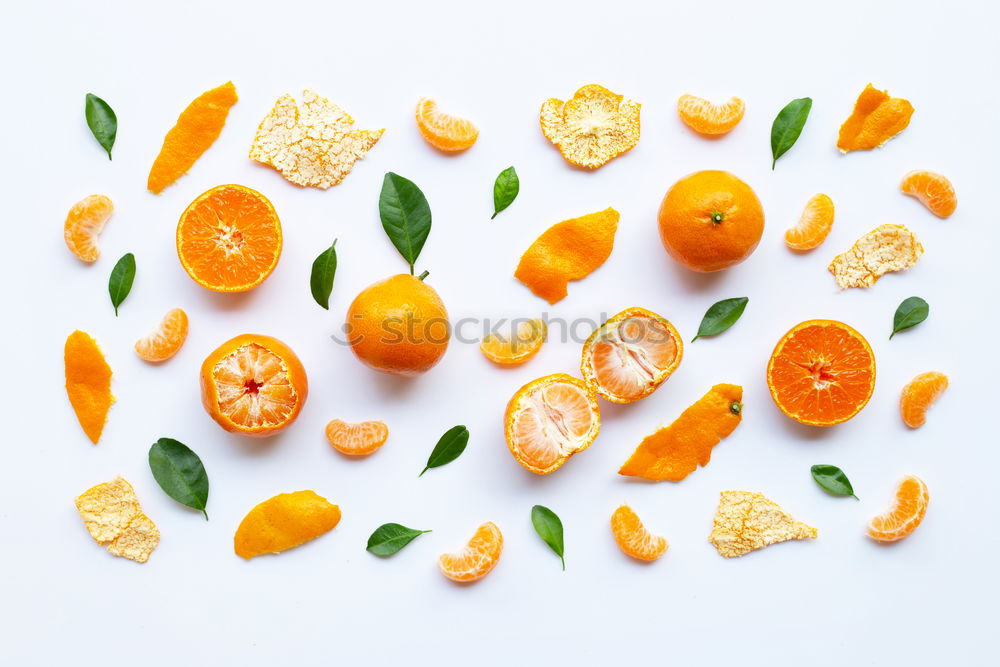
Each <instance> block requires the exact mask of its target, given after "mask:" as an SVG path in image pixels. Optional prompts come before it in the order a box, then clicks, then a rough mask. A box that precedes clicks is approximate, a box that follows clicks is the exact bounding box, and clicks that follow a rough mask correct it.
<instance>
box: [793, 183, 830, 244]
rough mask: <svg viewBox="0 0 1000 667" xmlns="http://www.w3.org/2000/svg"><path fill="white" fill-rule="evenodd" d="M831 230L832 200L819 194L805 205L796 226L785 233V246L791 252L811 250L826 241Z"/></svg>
mask: <svg viewBox="0 0 1000 667" xmlns="http://www.w3.org/2000/svg"><path fill="white" fill-rule="evenodd" d="M832 228H833V200H832V199H830V197H828V196H827V195H824V194H819V195H816V196H814V197H812V198H811V199H810V200H809V201H808V202H807V203H806V207H805V210H803V211H802V217H800V218H799V222H798V224H796V225H795V226H794V227H792V228H791V229H789V230H787V231H786V232H785V244H786V245H788V247H789V248H792V249H793V250H812V249H813V248H815V247H817V246H819V245H820V244H821V243H823V241H825V240H826V237H827V235H829V233H830V229H832Z"/></svg>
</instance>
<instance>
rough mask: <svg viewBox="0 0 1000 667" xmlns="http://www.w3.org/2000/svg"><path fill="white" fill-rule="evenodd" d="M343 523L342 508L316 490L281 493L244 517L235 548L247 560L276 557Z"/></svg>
mask: <svg viewBox="0 0 1000 667" xmlns="http://www.w3.org/2000/svg"><path fill="white" fill-rule="evenodd" d="M338 523H340V507H338V506H337V505H334V504H333V503H331V502H330V501H328V500H327V499H326V498H323V497H322V496H320V495H318V494H317V493H316V492H315V491H296V492H294V493H281V494H279V495H277V496H274V497H273V498H269V499H267V500H265V501H264V502H262V503H260V504H259V505H257V506H256V507H254V508H253V509H252V510H250V512H249V513H248V514H247V515H246V516H245V517H243V521H241V522H240V525H239V528H237V529H236V535H235V536H234V537H233V547H234V549H235V551H236V555H237V556H239V557H240V558H245V559H247V560H249V559H251V558H253V557H254V556H260V555H263V554H276V553H279V552H281V551H285V550H286V549H291V548H293V547H297V546H299V545H300V544H304V543H306V542H308V541H310V540H314V539H316V538H317V537H319V536H320V535H322V534H323V533H328V532H330V531H331V530H333V529H334V528H335V527H336V526H337V524H338Z"/></svg>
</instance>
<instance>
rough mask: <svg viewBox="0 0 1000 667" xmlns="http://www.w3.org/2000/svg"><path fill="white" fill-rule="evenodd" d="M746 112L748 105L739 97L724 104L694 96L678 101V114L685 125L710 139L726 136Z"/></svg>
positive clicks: (732, 98) (683, 96)
mask: <svg viewBox="0 0 1000 667" xmlns="http://www.w3.org/2000/svg"><path fill="white" fill-rule="evenodd" d="M744 111H746V105H745V104H744V103H743V100H741V99H740V98H738V97H731V98H729V101H728V102H724V103H722V104H715V103H714V102H710V101H709V100H706V99H705V98H703V97H696V96H694V95H681V96H680V98H679V99H678V100H677V113H678V115H680V117H681V120H682V121H684V124H685V125H687V126H688V127H690V128H691V129H692V130H694V131H695V132H697V133H698V134H704V135H706V136H710V137H716V136H720V135H723V134H726V133H727V132H729V131H730V130H732V129H733V128H734V127H736V126H737V125H739V122H740V121H741V120H743V112H744Z"/></svg>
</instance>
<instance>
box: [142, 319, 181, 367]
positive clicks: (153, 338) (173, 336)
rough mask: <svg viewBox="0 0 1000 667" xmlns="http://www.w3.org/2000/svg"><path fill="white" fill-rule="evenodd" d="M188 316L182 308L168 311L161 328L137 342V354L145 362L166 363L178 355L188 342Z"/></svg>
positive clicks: (161, 322)
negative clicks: (185, 342)
mask: <svg viewBox="0 0 1000 667" xmlns="http://www.w3.org/2000/svg"><path fill="white" fill-rule="evenodd" d="M187 335H188V316H187V313H185V312H184V311H183V310H181V309H180V308H174V309H172V310H169V311H167V314H166V315H164V316H163V319H162V320H160V324H159V326H157V327H156V329H155V330H153V332H152V333H150V334H149V335H148V336H146V337H145V338H140V339H139V340H137V341H136V342H135V353H136V354H137V355H139V358H140V359H142V360H143V361H150V362H154V363H156V362H160V361H166V360H167V359H169V358H170V357H172V356H174V355H175V354H177V352H178V351H179V350H180V349H181V346H182V345H184V341H186V340H187Z"/></svg>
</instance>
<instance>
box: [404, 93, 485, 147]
mask: <svg viewBox="0 0 1000 667" xmlns="http://www.w3.org/2000/svg"><path fill="white" fill-rule="evenodd" d="M416 116H417V128H418V129H419V130H420V134H422V135H423V136H424V139H426V140H427V143H429V144H430V145H431V146H433V147H434V148H436V149H438V150H439V151H444V152H446V153H457V152H459V151H464V150H466V149H467V148H470V147H471V146H472V144H474V143H476V139H478V138H479V128H477V127H476V126H475V125H473V124H472V123H471V122H469V121H467V120H465V119H464V118H456V117H455V116H449V115H448V114H446V113H442V112H441V111H439V110H438V108H437V102H435V101H434V100H432V99H430V98H428V97H423V98H421V99H420V101H419V102H417V114H416Z"/></svg>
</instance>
